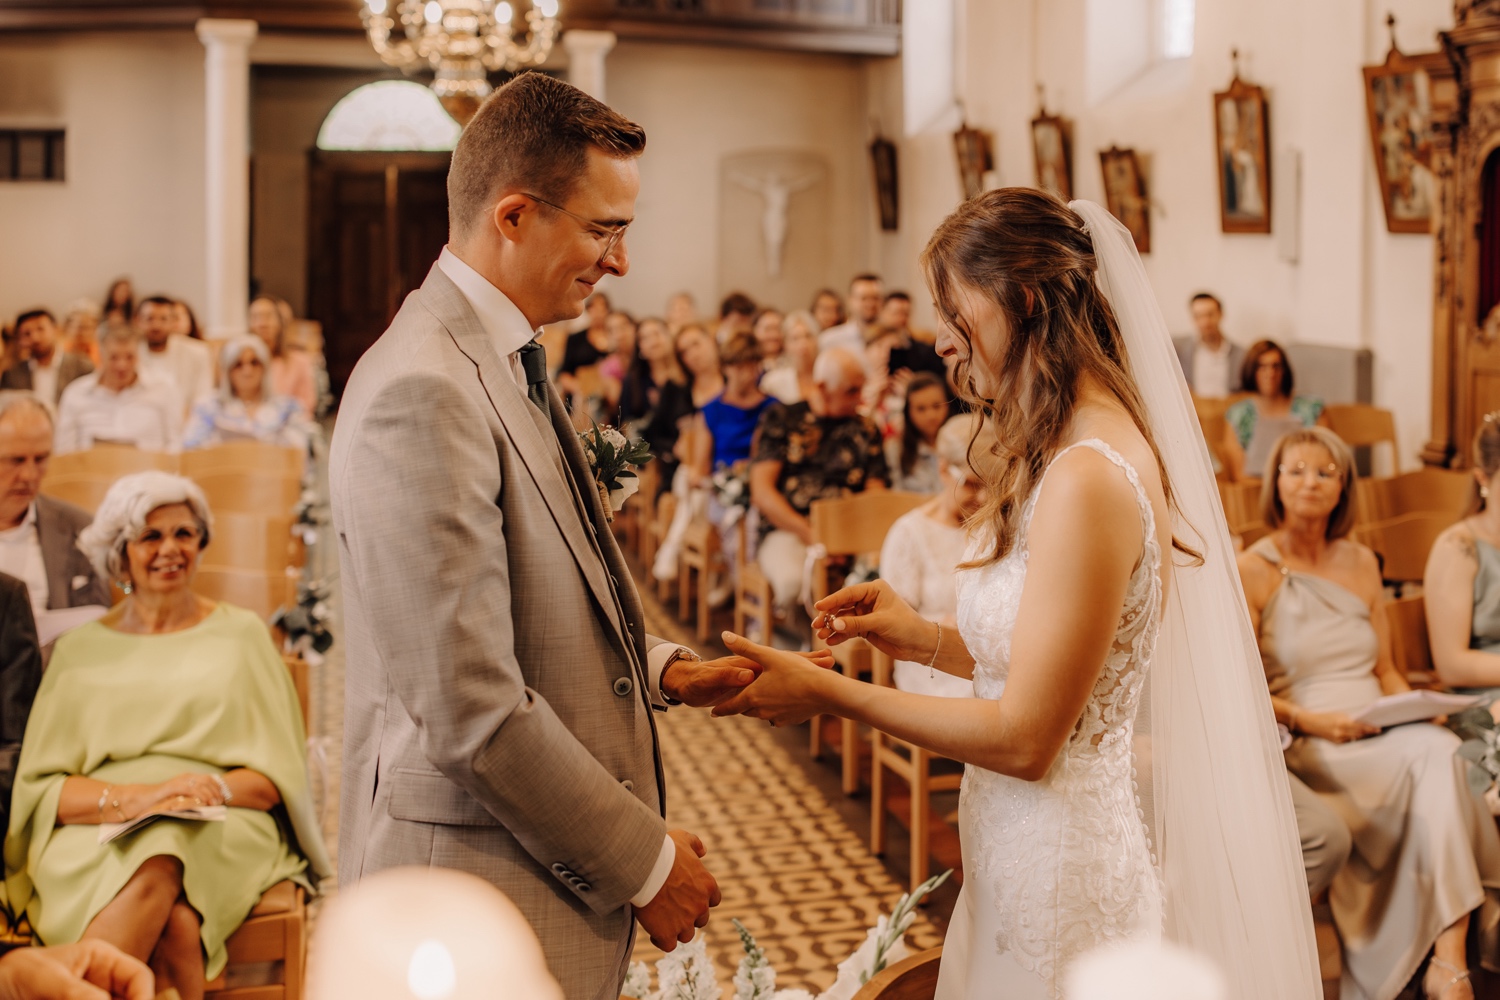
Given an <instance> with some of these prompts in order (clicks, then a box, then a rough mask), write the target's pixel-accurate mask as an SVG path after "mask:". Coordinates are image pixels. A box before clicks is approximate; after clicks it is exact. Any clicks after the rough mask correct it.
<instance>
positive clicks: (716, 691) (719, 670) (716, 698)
mask: <svg viewBox="0 0 1500 1000" xmlns="http://www.w3.org/2000/svg"><path fill="white" fill-rule="evenodd" d="M797 655H799V656H802V657H804V658H805V659H807V660H808V661H809V662H811V663H813V664H816V665H817V666H820V667H831V666H833V654H832V653H831V652H829V651H828V650H826V649H815V650H813V651H812V652H810V653H799V654H797ZM760 671H761V666H760V664H759V663H756V662H755V661H754V660H752V659H749V658H748V657H744V656H725V657H721V658H719V659H717V660H703V661H701V662H700V661H697V660H688V659H682V658H679V659H676V660H673V661H672V662H671V663H669V664H667V669H665V670H663V671H662V674H661V690H662V693H663V694H665V695H666V696H667V697H668V698H671V699H673V700H674V701H680V702H682V703H683V704H684V705H688V706H691V707H692V708H713V707H714V706H715V705H719V704H721V703H723V702H725V701H728V700H729V699H730V698H733V697H734V696H735V695H737V694H739V693H740V692H741V691H743V690H744V689H745V688H747V687H749V686H750V682H751V681H753V680H755V678H757V677H759V676H760Z"/></svg>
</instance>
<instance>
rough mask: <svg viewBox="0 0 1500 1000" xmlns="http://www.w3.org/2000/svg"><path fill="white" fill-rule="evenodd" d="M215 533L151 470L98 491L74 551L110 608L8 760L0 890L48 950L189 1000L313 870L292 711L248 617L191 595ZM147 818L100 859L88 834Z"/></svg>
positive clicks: (169, 479) (318, 857)
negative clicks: (72, 945)
mask: <svg viewBox="0 0 1500 1000" xmlns="http://www.w3.org/2000/svg"><path fill="white" fill-rule="evenodd" d="M211 533H212V521H211V517H210V515H209V510H208V505H207V503H206V502H205V501H204V499H203V494H202V492H201V491H200V490H199V489H198V487H197V486H196V485H194V484H193V483H192V482H191V481H190V480H188V479H184V478H182V477H180V476H174V475H169V474H167V473H164V472H143V473H138V474H136V475H132V476H126V477H124V478H122V479H121V480H119V481H118V482H117V483H115V485H114V486H113V487H111V488H110V491H109V493H108V494H106V496H105V498H104V502H103V504H102V505H101V506H100V508H99V512H98V515H97V516H96V518H95V520H94V523H93V524H92V525H91V526H90V527H89V528H88V529H87V530H85V531H84V532H83V533H82V534H81V535H80V536H79V541H78V545H79V548H81V549H83V550H84V552H85V553H86V554H87V555H88V556H89V558H90V560H91V561H92V562H93V563H94V565H95V566H96V567H97V569H98V571H99V573H100V575H101V576H104V577H107V578H108V579H110V580H112V581H114V582H115V583H117V584H118V585H119V587H120V589H121V590H123V591H124V592H125V598H124V600H122V601H121V602H120V603H119V604H117V605H116V606H115V607H114V608H112V609H111V610H110V612H109V613H108V614H107V615H105V616H104V617H103V618H101V619H99V620H98V621H95V622H91V623H90V624H87V625H83V626H80V627H79V628H77V629H74V630H73V631H71V632H68V633H66V634H64V635H63V636H62V637H61V638H60V639H58V641H57V646H56V648H55V651H54V653H53V657H52V662H51V665H50V666H49V668H48V670H47V672H46V674H45V675H44V676H43V679H42V685H41V689H40V690H39V691H38V693H37V697H36V702H35V705H34V707H33V709H32V713H31V720H30V722H29V724H28V726H27V729H26V736H25V739H24V741H23V743H22V747H21V759H20V763H19V765H18V768H17V776H16V787H15V793H14V797H13V800H12V806H11V818H10V828H9V832H8V835H7V838H6V841H5V877H6V888H7V891H8V895H9V899H10V903H11V905H12V906H13V908H14V909H15V911H16V912H18V913H20V912H24V913H25V914H26V915H27V916H28V917H29V918H30V921H31V925H32V928H33V929H34V930H35V932H36V934H37V936H38V937H39V938H40V939H41V940H42V941H43V942H44V943H46V944H49V945H50V944H63V943H67V942H72V941H78V940H80V939H85V938H98V939H101V940H104V941H106V942H108V943H110V944H113V945H115V946H117V947H119V948H120V949H121V950H123V951H125V952H126V953H127V954H129V955H133V956H134V957H136V958H138V959H140V960H142V961H144V962H146V963H148V964H149V965H150V966H151V968H152V970H153V971H154V972H155V973H156V983H157V988H158V989H160V990H166V989H167V988H169V987H172V988H175V989H176V990H177V991H178V993H179V994H180V995H181V997H182V998H183V1000H198V998H201V997H202V996H203V993H204V984H205V982H206V981H207V980H208V979H212V978H214V977H216V976H217V975H218V974H219V973H220V972H221V971H222V970H223V968H224V965H225V961H226V956H225V949H224V942H225V940H226V939H227V938H228V937H229V936H230V935H231V934H232V933H234V931H235V930H236V928H238V927H239V925H240V923H241V922H243V921H244V919H245V917H246V915H247V914H248V913H249V912H250V909H251V908H252V907H253V906H254V905H255V904H256V902H257V901H258V900H259V899H260V897H261V895H262V894H263V893H264V892H265V891H266V890H267V889H269V888H271V887H272V886H274V885H276V884H277V883H278V882H281V881H283V880H285V879H292V880H294V881H296V882H298V883H300V884H302V885H303V886H304V887H305V888H307V889H309V890H313V889H315V888H316V884H317V882H318V880H319V879H320V878H322V877H324V876H326V875H327V874H329V872H330V870H331V869H330V867H329V864H328V859H327V855H326V852H325V850H324V847H323V842H322V839H321V833H320V831H319V828H318V823H317V821H316V818H315V816H314V813H313V807H312V798H311V795H310V792H309V783H308V776H307V765H306V760H305V757H304V746H305V742H306V740H305V734H304V733H303V728H302V715H301V711H300V708H299V706H298V702H297V694H296V691H295V689H294V688H293V686H292V682H291V678H290V676H289V674H288V672H287V670H286V667H285V666H284V665H283V663H282V660H281V657H280V656H279V655H278V654H277V652H276V649H275V647H274V646H273V645H272V643H271V639H270V634H269V632H268V631H267V629H266V626H265V623H264V622H262V621H261V620H260V619H259V618H257V617H256V616H255V615H253V614H251V613H250V612H248V611H244V610H241V609H239V608H235V607H231V606H230V605H227V604H223V603H215V602H213V601H210V600H207V599H205V598H203V597H199V596H198V595H196V594H194V593H193V590H192V585H193V579H194V576H195V575H196V573H197V569H198V559H199V556H200V554H201V553H202V552H203V549H204V548H205V547H206V546H207V545H208V543H209V539H210V537H211ZM213 806H227V807H228V808H227V809H225V810H224V811H223V815H222V818H220V819H212V818H210V819H186V818H172V817H170V815H169V816H168V818H163V819H158V820H157V821H156V822H151V823H149V825H145V826H142V827H140V828H139V829H137V830H134V831H132V832H130V833H126V834H124V835H123V836H120V837H119V838H118V839H114V840H110V841H108V842H107V843H100V840H101V836H100V835H101V833H103V832H104V831H101V829H100V826H101V824H117V823H132V822H135V821H138V820H140V819H142V818H143V817H148V816H151V815H153V814H161V813H166V814H170V813H172V812H180V811H183V810H188V809H195V808H200V807H213Z"/></svg>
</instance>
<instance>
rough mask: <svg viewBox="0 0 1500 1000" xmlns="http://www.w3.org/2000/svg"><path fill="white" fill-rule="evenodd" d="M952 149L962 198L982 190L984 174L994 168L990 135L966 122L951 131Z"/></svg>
mask: <svg viewBox="0 0 1500 1000" xmlns="http://www.w3.org/2000/svg"><path fill="white" fill-rule="evenodd" d="M953 150H954V152H955V153H956V154H957V155H958V180H959V184H960V185H961V186H962V187H963V193H964V200H965V201H968V200H969V199H970V198H973V197H975V196H976V195H978V194H981V193H982V192H983V191H984V175H985V174H987V173H989V172H990V171H991V170H994V169H995V157H994V154H993V153H992V152H991V150H990V135H989V133H988V132H981V131H980V130H979V129H977V128H970V127H969V126H968V123H967V122H966V123H964V124H963V125H961V126H960V127H959V129H958V131H957V132H954V133H953Z"/></svg>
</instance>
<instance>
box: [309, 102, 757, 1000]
mask: <svg viewBox="0 0 1500 1000" xmlns="http://www.w3.org/2000/svg"><path fill="white" fill-rule="evenodd" d="M644 146H645V133H644V132H643V131H642V129H641V128H640V127H639V126H638V125H636V124H634V123H633V122H630V121H628V120H627V119H625V118H623V117H621V116H620V115H618V114H616V113H615V112H614V111H612V110H610V109H609V108H608V107H606V106H605V105H603V104H601V103H600V102H598V101H596V100H594V99H593V98H590V97H588V96H587V95H585V94H584V93H582V92H581V91H579V90H576V89H574V88H573V87H570V86H568V85H567V84H564V83H561V82H559V81H556V80H553V79H551V78H549V77H547V76H543V75H541V74H537V73H525V74H522V75H521V76H519V77H517V78H516V79H514V80H513V81H512V82H510V83H508V84H506V85H505V86H504V87H502V88H500V90H498V91H497V92H496V93H495V94H494V95H493V96H492V97H491V98H490V99H489V100H488V101H487V102H486V103H485V105H484V106H483V107H481V108H480V110H479V111H478V113H477V114H476V115H475V116H474V118H473V119H472V120H471V121H470V122H469V124H468V125H467V126H466V127H465V129H464V133H463V136H462V137H461V138H460V139H459V142H458V146H457V148H456V149H455V150H454V153H453V161H452V166H451V168H450V170H449V174H448V204H449V243H448V246H447V247H446V248H445V249H444V250H443V252H442V254H441V256H440V257H439V258H438V261H437V263H436V264H435V265H434V267H433V268H432V270H431V271H430V272H428V275H427V278H426V280H425V281H424V282H423V284H422V287H421V288H420V289H418V290H417V291H415V292H413V293H412V294H411V295H410V296H408V297H407V299H406V302H405V304H404V305H403V306H402V308H401V311H400V312H399V313H398V314H397V315H396V318H395V319H394V320H393V321H392V323H391V326H390V328H389V329H388V330H386V332H385V333H384V334H383V335H382V336H381V338H380V340H379V341H377V342H376V343H375V345H374V346H372V347H371V348H370V350H369V351H368V352H367V353H366V354H365V355H364V357H363V358H362V359H361V360H360V362H359V364H358V365H357V366H356V367H355V370H354V373H353V375H352V376H351V378H350V380H349V383H348V386H347V388H346V390H345V392H344V396H343V400H342V404H341V407H340V412H339V421H338V427H337V429H336V430H335V432H334V435H333V442H332V448H331V453H330V456H329V474H330V487H331V491H332V498H333V522H334V530H335V535H336V538H337V541H338V546H339V552H340V562H341V568H342V574H343V584H344V614H345V630H346V642H347V647H346V648H347V656H348V666H347V682H346V683H347V687H346V701H345V734H344V781H343V792H342V803H341V809H342V811H341V816H340V829H339V834H340V844H339V848H340V849H339V862H340V880H341V882H344V883H346V884H347V883H350V882H353V881H355V880H357V879H358V878H360V877H361V876H362V875H368V874H371V873H373V872H376V871H379V870H381V869H385V868H390V867H394V866H397V865H410V864H419V865H434V866H442V867H449V868H458V869H463V870H466V871H469V872H472V873H474V874H477V875H479V876H481V877H483V878H485V879H487V880H488V881H490V882H491V883H492V884H494V885H495V886H497V887H498V888H499V889H501V890H502V891H503V892H504V893H505V894H506V895H507V896H509V897H510V898H511V899H512V900H513V901H514V902H515V903H516V905H517V906H518V907H520V909H521V912H522V913H523V914H525V916H526V918H527V919H528V920H529V921H530V922H531V924H532V926H533V927H534V928H535V929H536V932H537V935H538V937H539V938H540V939H541V941H542V946H543V949H544V951H545V952H546V955H547V961H548V964H549V965H550V967H551V969H552V972H553V973H554V975H556V976H557V978H558V979H559V981H560V982H561V983H562V986H563V989H564V992H565V993H566V995H567V996H569V997H570V998H579V1000H588V998H600V1000H603V998H611V1000H613V998H615V997H618V995H619V990H620V985H621V982H622V981H623V978H624V973H625V967H626V962H627V960H628V957H629V954H630V947H631V942H632V940H633V937H634V924H633V921H634V922H639V924H640V925H641V926H642V928H644V929H645V930H646V931H647V933H648V934H649V935H650V937H651V939H652V941H653V942H655V943H656V944H657V945H658V946H659V947H663V948H666V949H668V950H670V949H671V948H673V947H675V945H676V943H677V942H679V941H682V942H686V941H690V940H692V937H693V935H694V932H695V927H701V926H703V925H704V924H706V923H707V921H708V915H709V910H710V908H711V907H712V906H715V905H717V903H718V901H719V892H718V888H717V885H716V884H715V882H714V879H713V877H712V876H711V875H710V874H709V872H708V870H707V869H706V868H705V867H704V865H703V862H702V861H701V860H700V858H701V857H702V855H703V854H704V848H703V845H702V843H701V842H700V841H699V840H698V838H697V837H695V836H693V835H692V834H690V833H688V832H686V831H682V830H673V831H670V832H669V831H668V830H667V827H666V824H665V822H664V821H663V818H662V817H663V814H664V811H665V808H664V806H665V794H666V793H665V788H664V787H663V778H662V769H661V760H660V755H659V751H658V748H657V740H656V729H655V721H654V717H653V712H654V711H655V710H657V709H664V708H665V705H666V704H667V703H675V702H679V701H680V702H686V703H688V704H693V705H708V704H715V703H717V702H718V701H721V700H723V699H725V698H727V697H728V696H729V695H731V694H732V693H734V692H735V691H737V690H739V689H740V688H742V687H743V686H744V685H746V684H748V683H750V682H751V681H752V680H753V679H754V676H755V674H754V665H753V664H751V663H749V661H745V660H738V659H729V660H724V661H715V662H712V663H703V662H700V661H699V660H698V658H697V657H696V656H694V655H693V654H692V653H691V652H690V651H688V650H685V649H683V648H681V647H677V646H674V645H672V644H670V643H662V642H660V641H658V640H655V639H653V638H650V637H648V636H647V635H646V634H645V632H644V629H643V627H642V626H643V615H642V608H641V603H640V599H639V597H638V596H637V594H636V592H635V590H634V588H633V587H632V585H631V581H630V577H629V574H628V571H627V569H626V567H625V563H624V561H623V559H622V558H621V555H620V551H619V548H618V547H617V546H616V544H615V541H614V539H613V537H612V535H611V534H610V531H609V529H608V527H607V525H606V521H605V512H604V510H603V508H602V507H601V505H600V498H599V494H598V490H597V489H596V488H595V486H594V480H593V474H592V471H591V470H590V468H589V466H588V464H587V459H586V458H585V456H584V452H583V449H582V448H581V447H580V445H579V442H578V438H577V436H576V434H575V432H574V430H573V428H572V425H571V424H570V423H569V421H568V416H567V414H566V412H565V411H564V409H563V406H562V402H561V400H560V398H559V397H558V395H557V393H556V391H555V390H554V389H553V388H552V386H551V385H550V383H549V382H548V381H547V376H546V367H545V358H544V355H543V353H542V350H541V348H540V347H539V346H537V345H536V344H535V343H534V342H533V341H534V338H535V336H536V331H537V330H538V329H539V328H540V327H541V326H542V325H544V324H548V323H553V322H558V321H562V320H568V319H572V318H575V317H577V316H578V315H579V314H580V313H581V312H582V311H583V303H584V300H585V299H587V298H588V296H589V295H590V293H591V292H592V291H593V288H594V285H595V283H596V282H598V281H599V280H600V279H601V278H602V277H604V276H605V275H606V274H613V275H617V276H620V275H624V274H625V272H626V270H627V269H628V266H629V263H628V259H627V255H626V249H625V242H624V236H625V230H626V227H628V226H629V225H630V222H631V221H632V219H633V217H634V214H635V200H636V194H637V192H638V190H639V186H640V181H639V173H638V167H637V164H636V157H638V156H639V155H640V153H641V152H642V150H643V148H644ZM502 992H503V991H502Z"/></svg>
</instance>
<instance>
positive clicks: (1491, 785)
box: [1450, 705, 1500, 816]
mask: <svg viewBox="0 0 1500 1000" xmlns="http://www.w3.org/2000/svg"><path fill="white" fill-rule="evenodd" d="M1450 726H1451V728H1452V729H1453V731H1454V732H1455V733H1457V734H1458V735H1459V738H1460V739H1462V740H1463V743H1462V745H1460V746H1459V748H1458V755H1459V756H1460V757H1462V758H1463V759H1464V760H1467V761H1468V762H1469V764H1470V767H1469V788H1470V790H1472V791H1473V792H1474V794H1475V795H1481V796H1483V797H1484V801H1485V804H1486V805H1488V806H1489V807H1490V812H1491V813H1492V814H1494V815H1497V816H1500V792H1497V790H1496V787H1495V779H1496V778H1500V726H1497V725H1496V723H1495V717H1494V716H1493V715H1491V714H1490V710H1489V707H1488V706H1486V705H1476V706H1475V707H1474V708H1466V709H1464V710H1463V711H1462V712H1460V713H1459V714H1457V715H1455V716H1454V717H1453V721H1452V722H1451V723H1450Z"/></svg>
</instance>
